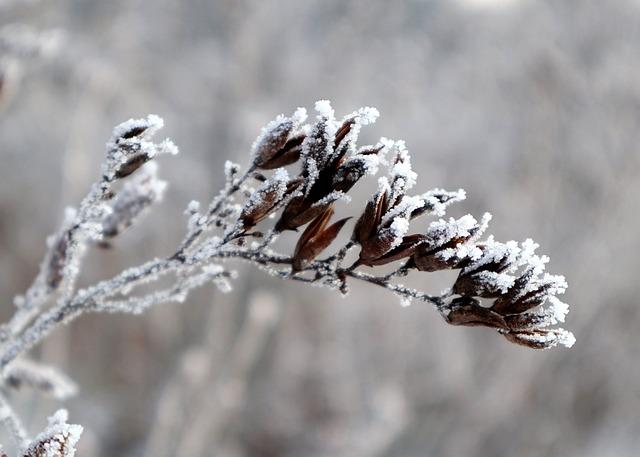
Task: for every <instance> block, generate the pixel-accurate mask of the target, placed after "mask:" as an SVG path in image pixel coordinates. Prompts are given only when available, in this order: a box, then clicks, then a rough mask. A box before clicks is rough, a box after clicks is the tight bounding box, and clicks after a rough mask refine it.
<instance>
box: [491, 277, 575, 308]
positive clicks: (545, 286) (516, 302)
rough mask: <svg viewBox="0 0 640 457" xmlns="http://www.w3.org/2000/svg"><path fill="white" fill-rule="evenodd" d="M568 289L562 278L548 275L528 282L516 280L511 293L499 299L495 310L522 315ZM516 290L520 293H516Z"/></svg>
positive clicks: (495, 304) (494, 306)
mask: <svg viewBox="0 0 640 457" xmlns="http://www.w3.org/2000/svg"><path fill="white" fill-rule="evenodd" d="M523 282H524V285H522V283H523ZM566 287H567V284H566V282H565V280H564V277H562V276H554V275H546V276H545V277H543V278H541V279H536V278H529V279H528V280H527V281H526V282H525V281H520V282H518V280H517V279H516V281H514V284H513V286H512V288H511V289H510V290H509V292H507V294H505V295H503V296H501V297H498V299H497V300H496V301H495V303H494V305H493V309H494V310H495V311H496V312H499V313H501V314H517V313H522V312H525V311H528V310H530V309H533V308H535V307H536V306H540V305H542V304H543V303H544V302H545V301H546V300H547V299H548V298H549V297H552V296H555V295H556V294H561V293H564V290H565V289H566ZM516 289H518V290H520V292H519V293H516V292H514V291H515V290H516Z"/></svg>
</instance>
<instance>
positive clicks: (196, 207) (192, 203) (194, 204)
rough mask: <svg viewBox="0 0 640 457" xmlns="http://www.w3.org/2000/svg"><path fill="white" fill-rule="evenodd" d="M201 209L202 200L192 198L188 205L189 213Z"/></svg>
mask: <svg viewBox="0 0 640 457" xmlns="http://www.w3.org/2000/svg"><path fill="white" fill-rule="evenodd" d="M198 211H200V202H199V201H198V200H191V201H190V202H189V204H188V205H187V213H188V214H195V213H197V212H198Z"/></svg>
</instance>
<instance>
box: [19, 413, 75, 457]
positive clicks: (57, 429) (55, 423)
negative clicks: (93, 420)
mask: <svg viewBox="0 0 640 457" xmlns="http://www.w3.org/2000/svg"><path fill="white" fill-rule="evenodd" d="M67 419H68V414H67V412H66V410H59V411H58V412H56V413H55V414H54V415H53V416H51V417H50V418H49V425H48V426H47V428H45V430H44V431H43V432H41V433H40V434H39V435H38V436H36V438H35V439H34V440H33V441H32V442H31V444H29V446H28V447H27V448H26V449H25V451H24V452H23V455H24V457H73V456H75V454H76V444H77V443H78V441H79V440H80V435H81V434H82V426H80V425H74V424H68V423H67Z"/></svg>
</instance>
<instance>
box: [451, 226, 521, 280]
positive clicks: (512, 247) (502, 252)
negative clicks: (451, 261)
mask: <svg viewBox="0 0 640 457" xmlns="http://www.w3.org/2000/svg"><path fill="white" fill-rule="evenodd" d="M483 247H484V249H483V252H482V257H480V258H479V259H477V260H475V261H474V262H471V263H470V264H469V265H467V266H466V267H465V268H463V269H462V274H469V273H472V272H474V271H476V270H478V269H479V268H482V267H483V266H485V265H487V264H490V263H500V262H506V263H508V264H510V265H513V264H515V262H516V260H517V258H518V255H519V254H520V248H519V247H518V243H516V242H515V241H508V242H506V243H500V242H497V241H495V240H494V239H493V235H492V236H490V237H489V238H488V239H487V240H486V241H485V242H484V243H483ZM516 266H517V265H516Z"/></svg>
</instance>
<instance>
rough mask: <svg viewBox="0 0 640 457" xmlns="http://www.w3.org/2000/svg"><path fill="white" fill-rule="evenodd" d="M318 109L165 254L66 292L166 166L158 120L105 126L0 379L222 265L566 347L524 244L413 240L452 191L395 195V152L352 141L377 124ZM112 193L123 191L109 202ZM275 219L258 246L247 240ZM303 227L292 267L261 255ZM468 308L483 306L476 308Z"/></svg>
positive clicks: (288, 257) (232, 182)
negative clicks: (375, 293) (371, 296)
mask: <svg viewBox="0 0 640 457" xmlns="http://www.w3.org/2000/svg"><path fill="white" fill-rule="evenodd" d="M316 109H317V110H318V113H319V114H318V117H317V120H316V122H314V123H313V124H312V125H303V123H304V121H305V119H306V112H305V111H304V110H303V109H299V110H297V111H296V112H295V113H294V114H293V115H292V116H291V117H285V116H279V117H278V118H276V119H275V120H274V121H273V122H271V123H270V124H268V125H267V126H266V127H265V128H264V129H263V131H262V133H261V135H260V136H259V137H258V139H257V140H256V142H255V143H254V145H253V147H252V162H251V165H250V166H249V167H247V169H246V170H245V171H244V172H243V173H241V172H240V167H239V166H238V165H235V164H232V163H230V162H228V163H227V165H226V166H225V172H226V177H227V180H226V185H225V187H224V188H223V189H222V191H221V192H220V193H219V194H218V195H217V196H216V197H215V198H214V199H213V201H212V202H211V203H210V204H209V206H208V208H207V210H206V211H205V212H204V213H200V211H199V204H198V203H196V202H192V203H191V204H189V208H188V214H189V221H188V224H187V230H186V234H185V237H184V239H183V241H182V242H181V243H180V244H179V246H178V247H177V248H176V250H175V252H174V253H173V254H171V255H169V256H168V257H166V258H158V259H154V260H151V261H149V262H147V263H144V264H142V265H140V266H138V267H134V268H130V269H127V270H125V271H123V272H122V273H120V274H118V275H116V276H114V277H113V278H111V279H107V280H104V281H101V282H98V283H97V284H95V285H93V286H90V287H87V288H85V289H80V290H77V289H76V280H77V278H78V275H79V273H80V271H81V262H82V258H83V253H84V252H85V250H86V249H87V248H88V247H90V246H91V245H103V244H105V243H110V242H111V239H113V238H115V237H116V236H117V235H118V234H119V233H121V232H122V231H123V230H125V229H126V228H128V227H129V226H130V225H132V224H133V223H134V222H135V221H136V220H137V218H138V216H139V215H140V214H141V213H142V212H143V211H145V210H146V209H147V208H148V207H150V206H151V205H152V204H153V203H154V202H156V201H157V200H159V199H160V198H161V197H162V193H163V191H164V188H165V183H163V182H162V181H159V180H158V179H157V178H156V169H155V163H148V164H147V162H149V161H151V160H152V159H154V158H155V156H157V155H158V154H162V153H176V152H177V149H176V147H175V146H174V145H173V143H171V142H170V141H169V140H165V141H163V142H160V143H154V142H153V141H152V137H153V135H154V134H155V133H156V132H157V131H158V130H159V129H160V128H161V127H162V120H161V119H160V118H158V117H157V116H149V117H148V118H147V119H140V120H130V121H127V122H125V123H123V124H121V125H119V126H117V127H116V128H115V130H114V132H113V135H112V137H111V139H110V140H109V142H108V143H107V156H106V160H105V164H104V166H103V170H102V174H101V177H100V179H99V180H98V181H97V182H96V183H95V184H94V185H93V186H92V189H91V191H90V192H89V194H88V195H87V197H85V199H84V200H83V201H82V202H81V203H80V205H79V208H78V210H69V211H68V212H67V213H68V214H67V217H66V219H65V222H64V223H63V225H62V227H61V228H60V230H59V231H58V232H57V233H56V234H55V235H53V236H52V237H51V241H50V243H49V249H48V252H47V254H46V255H45V260H44V261H43V263H42V266H41V269H40V273H39V274H38V276H37V277H36V279H35V281H34V283H33V285H32V286H31V287H30V288H29V290H28V291H27V293H26V294H25V297H24V298H21V299H18V300H16V304H17V305H18V308H17V310H16V312H15V314H14V316H13V317H12V318H11V319H10V320H9V322H8V323H7V324H5V325H4V327H3V331H2V334H1V335H0V370H2V371H3V372H5V373H6V370H7V369H9V368H10V365H9V364H10V363H11V362H12V361H14V360H15V359H16V358H17V357H19V356H21V355H23V354H24V353H25V352H27V351H28V350H29V349H30V348H32V347H33V346H34V345H36V344H38V343H40V342H41V341H42V340H43V339H45V338H46V337H47V335H49V334H50V332H51V331H53V330H54V329H55V328H56V327H58V326H59V325H60V324H61V323H67V322H70V321H71V320H73V319H75V318H77V317H79V316H81V315H82V314H84V313H88V312H105V313H107V312H109V313H112V312H123V313H133V314H137V313H140V312H142V311H144V310H145V309H147V308H148V307H150V306H153V305H155V304H158V303H164V302H170V301H183V300H184V299H185V298H186V297H187V295H188V293H189V291H191V290H192V289H194V288H196V287H200V286H202V285H204V284H206V283H209V282H213V283H216V284H217V285H218V286H219V287H221V288H223V289H226V288H227V287H228V285H227V281H228V280H229V279H230V278H232V276H233V275H232V272H230V271H229V270H227V269H226V268H225V267H223V266H221V265H218V264H217V263H216V262H222V263H225V262H227V261H230V260H242V261H245V262H249V263H250V264H253V265H256V266H257V267H259V268H260V269H262V270H265V271H267V272H268V273H269V274H271V275H273V276H275V277H278V278H282V279H290V280H293V281H299V282H304V283H308V284H314V285H319V286H324V287H328V288H330V289H334V290H337V291H339V292H340V293H343V294H346V293H347V292H348V285H349V283H350V282H352V281H356V280H357V281H359V282H363V283H368V284H372V285H375V286H378V287H382V288H384V289H386V290H387V291H389V292H390V293H391V294H394V295H396V296H398V297H400V298H402V299H403V300H404V301H407V302H410V301H412V300H413V301H420V302H426V303H430V304H432V305H434V306H435V308H436V309H437V310H438V312H439V313H440V314H441V315H442V317H444V319H445V320H446V322H448V323H450V324H453V325H468V326H486V327H490V328H493V329H496V330H497V331H498V332H499V333H500V334H502V335H504V336H505V337H506V338H507V339H508V340H509V341H512V342H515V343H519V344H522V345H525V346H529V347H534V348H548V347H553V346H556V345H558V344H564V345H566V346H571V345H572V344H573V341H574V339H573V335H572V334H571V333H569V332H567V331H565V330H563V329H551V328H549V327H550V326H551V325H554V324H556V323H557V322H563V321H564V317H565V314H566V313H567V311H568V309H567V306H566V305H564V304H563V303H562V302H560V301H559V300H558V299H557V298H556V295H558V294H561V293H563V292H564V290H565V288H566V283H565V282H564V278H563V277H561V276H552V275H548V274H547V275H542V273H543V270H544V266H545V263H546V262H547V261H548V258H547V257H546V256H537V255H535V253H534V251H535V249H536V247H537V245H536V244H535V243H534V242H533V241H531V240H527V241H525V242H523V243H520V244H518V243H516V242H513V241H510V242H508V243H499V242H497V241H495V240H494V239H493V237H491V236H490V237H488V238H487V239H486V240H484V241H481V240H480V238H481V236H482V235H483V233H484V232H485V231H486V229H487V225H488V222H489V219H490V216H489V215H488V214H487V215H485V216H484V217H483V218H482V219H481V220H480V221H477V220H476V219H475V218H473V217H472V216H471V215H467V216H464V217H462V218H460V219H457V220H456V219H453V218H451V219H449V220H444V219H439V220H436V221H433V222H431V223H430V224H429V225H428V226H427V228H426V230H421V231H419V232H418V233H415V234H411V233H410V225H411V221H412V220H413V219H415V218H416V217H418V216H421V215H426V214H431V215H435V216H439V217H442V216H444V214H445V211H446V208H447V206H448V205H450V204H452V203H454V202H458V201H461V200H463V199H464V198H465V194H464V191H462V190H458V191H454V192H449V191H445V190H442V189H433V190H431V191H428V192H426V193H423V194H419V195H414V196H409V195H407V192H408V191H409V190H410V189H411V188H412V187H413V186H414V185H415V184H416V178H417V176H416V174H415V173H414V172H413V171H412V169H411V163H410V156H409V154H408V152H407V150H406V147H405V145H404V142H402V141H391V140H388V139H385V138H382V139H381V140H380V142H379V143H378V144H376V145H371V146H363V147H358V146H357V138H358V134H359V131H360V128H361V127H362V126H364V125H367V124H370V123H373V122H374V121H375V119H376V118H377V115H378V113H377V111H376V110H375V109H373V108H363V109H360V110H358V111H356V112H354V113H352V114H350V115H348V116H346V117H345V118H344V119H342V120H341V121H340V122H338V121H336V120H335V118H334V113H333V110H332V109H331V106H330V104H329V103H328V102H326V101H321V102H318V103H317V105H316ZM296 163H300V165H301V169H300V171H299V173H298V174H296V175H293V176H290V175H289V171H287V169H285V168H284V167H287V166H290V165H294V164H296ZM381 166H383V167H384V166H386V167H387V169H388V173H387V175H386V176H384V177H381V178H380V179H379V181H378V182H379V186H378V191H377V192H376V193H375V194H374V195H373V196H372V197H371V198H370V199H369V201H368V202H367V203H366V204H365V205H364V209H362V210H361V211H359V213H360V214H359V215H358V214H356V215H357V216H358V217H357V222H356V223H355V226H354V228H353V231H352V234H351V237H350V238H349V240H348V241H347V242H346V243H345V244H344V245H342V246H341V247H340V248H339V249H337V250H336V251H335V253H334V254H332V255H329V256H328V257H326V258H325V259H324V260H322V259H321V258H320V257H321V254H322V253H323V252H325V251H326V250H327V249H328V247H329V246H330V245H331V244H332V243H333V242H334V241H335V240H336V239H337V237H338V235H339V233H340V232H341V231H342V229H343V228H344V226H345V225H346V223H347V221H348V219H349V218H345V219H341V220H339V221H336V222H333V223H332V217H333V213H334V207H335V205H336V204H337V202H339V201H345V200H348V196H347V194H348V192H349V191H350V190H351V188H352V187H353V186H354V185H355V184H356V183H357V182H358V181H359V180H360V179H361V178H363V177H364V176H366V175H375V174H376V173H377V172H378V169H379V168H380V167H381ZM269 170H274V171H273V173H272V175H271V176H265V175H264V174H262V173H263V172H268V171H269ZM130 175H132V176H130ZM250 178H256V181H257V182H258V183H259V187H258V188H257V189H253V188H252V187H251V186H250V183H249V180H250ZM120 181H122V182H123V186H122V187H121V188H120V189H118V188H117V187H118V186H116V184H117V183H119V182H120ZM278 213H279V214H280V216H279V218H278V219H277V221H276V222H275V224H274V225H272V226H271V227H270V228H268V229H267V231H266V234H264V233H263V232H262V231H261V229H260V228H259V227H260V226H261V225H262V224H264V222H263V221H265V220H266V219H268V218H269V217H273V216H275V215H276V214H278ZM302 227H305V228H304V230H303V231H302V233H301V234H300V236H299V239H298V242H297V244H296V246H295V248H294V249H293V251H292V254H282V253H278V252H274V251H272V250H271V246H272V245H273V244H274V242H275V241H276V239H277V238H278V235H279V233H281V232H283V231H286V230H298V229H299V228H302ZM356 247H359V248H360V251H359V255H358V258H357V260H356V261H355V262H353V261H349V262H348V263H347V261H346V259H347V254H348V253H349V252H350V251H351V250H352V249H354V248H356ZM393 262H399V266H397V267H396V268H395V269H394V270H392V271H391V272H390V273H387V274H376V268H377V267H379V266H381V265H386V264H390V263H393ZM364 268H370V271H371V272H364V271H362V270H363V269H364ZM443 269H457V270H460V272H459V275H458V278H457V280H456V282H455V283H454V285H453V287H452V288H451V289H450V290H448V291H447V292H445V293H442V294H440V295H432V294H429V293H427V292H424V291H421V290H417V289H413V288H409V287H407V286H404V285H402V284H399V283H397V282H396V281H397V280H398V278H401V277H403V276H406V275H407V273H408V272H409V271H410V270H418V271H423V272H430V271H437V270H443ZM160 278H165V279H167V278H168V279H171V280H172V285H170V286H169V287H166V288H162V289H160V288H158V284H159V279H160ZM142 284H148V285H150V286H155V287H156V289H155V290H154V291H151V292H148V293H146V294H144V295H140V296H138V295H136V294H135V293H134V289H135V288H137V287H139V286H140V285H142ZM163 287H164V286H163ZM480 298H484V299H491V300H493V302H492V304H491V306H490V307H486V306H483V305H481V304H480V301H479V299H480ZM5 379H6V378H5ZM3 410H4V409H3ZM8 411H11V409H8ZM7 417H8V418H11V417H13V416H11V415H5V418H7ZM10 423H11V424H14V425H15V423H17V422H13V421H11V422H10ZM13 428H14V429H16V427H15V426H13Z"/></svg>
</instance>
